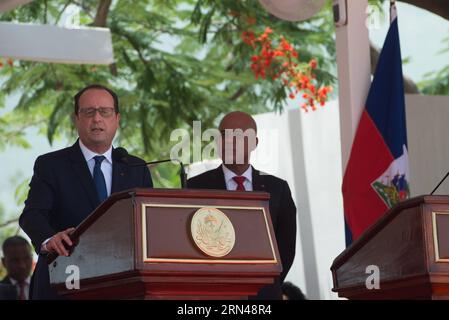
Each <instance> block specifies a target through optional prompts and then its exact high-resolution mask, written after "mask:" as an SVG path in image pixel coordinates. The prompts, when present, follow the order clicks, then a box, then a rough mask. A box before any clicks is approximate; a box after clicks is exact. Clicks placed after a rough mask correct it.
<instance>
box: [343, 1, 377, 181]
mask: <svg viewBox="0 0 449 320" xmlns="http://www.w3.org/2000/svg"><path fill="white" fill-rule="evenodd" d="M346 3H347V4H348V5H347V18H348V19H347V21H348V22H347V24H346V25H344V26H341V27H336V46H337V68H338V83H339V105H340V126H341V128H340V132H341V133H340V134H341V156H342V168H343V172H344V170H345V168H346V164H347V162H348V159H349V154H350V152H351V146H352V141H353V139H354V135H355V132H356V130H357V126H358V123H359V119H360V115H361V114H362V111H363V109H364V107H365V101H366V97H367V95H368V90H369V87H370V84H371V66H370V49H369V32H368V28H367V26H366V21H367V8H368V0H357V1H354V0H351V1H349V0H347V1H346Z"/></svg>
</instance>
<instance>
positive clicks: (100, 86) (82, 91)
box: [73, 84, 119, 115]
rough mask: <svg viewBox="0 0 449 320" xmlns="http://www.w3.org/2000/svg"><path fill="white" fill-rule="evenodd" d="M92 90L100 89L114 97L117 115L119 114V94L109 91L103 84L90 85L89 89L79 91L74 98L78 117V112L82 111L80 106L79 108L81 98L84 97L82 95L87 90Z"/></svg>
mask: <svg viewBox="0 0 449 320" xmlns="http://www.w3.org/2000/svg"><path fill="white" fill-rule="evenodd" d="M91 89H100V90H104V91H107V92H108V93H109V94H110V95H111V96H112V99H114V109H115V113H119V109H118V97H117V94H116V93H115V92H114V91H112V90H111V89H109V88H107V87H105V86H103V85H101V84H90V85H88V86H87V87H84V88H83V89H81V90H80V91H78V93H77V94H75V96H74V97H73V99H74V100H75V114H76V115H78V110H79V109H80V106H79V101H80V97H81V96H82V94H83V93H84V92H86V91H87V90H91Z"/></svg>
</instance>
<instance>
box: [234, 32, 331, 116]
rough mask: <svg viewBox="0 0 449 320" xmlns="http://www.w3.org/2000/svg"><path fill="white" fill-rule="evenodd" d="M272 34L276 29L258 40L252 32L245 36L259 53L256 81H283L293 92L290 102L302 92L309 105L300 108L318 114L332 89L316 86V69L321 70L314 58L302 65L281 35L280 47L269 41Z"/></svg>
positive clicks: (254, 60) (253, 61) (254, 63)
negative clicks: (269, 79) (316, 111)
mask: <svg viewBox="0 0 449 320" xmlns="http://www.w3.org/2000/svg"><path fill="white" fill-rule="evenodd" d="M272 34H273V30H272V29H270V28H268V27H267V28H266V29H265V32H264V33H263V34H262V35H260V36H258V37H256V35H255V34H254V32H253V31H244V32H243V33H242V40H243V42H245V43H246V44H248V45H249V46H251V47H252V48H253V49H254V50H256V51H258V52H257V54H255V55H253V56H252V57H251V70H252V71H253V73H254V76H255V77H256V79H259V77H260V78H262V79H267V78H271V80H273V81H281V83H282V84H283V85H284V86H285V87H286V88H288V90H289V91H290V94H289V97H290V98H291V99H295V98H296V97H297V95H298V94H299V93H300V92H302V93H303V94H302V98H303V99H304V100H305V101H306V102H305V103H303V104H302V105H301V108H302V109H303V110H304V111H306V112H308V111H309V109H311V110H312V111H315V110H316V109H317V107H316V106H317V105H318V104H319V105H321V106H324V105H325V103H326V100H327V97H328V94H329V93H330V92H332V87H330V86H322V87H320V88H317V87H316V80H315V79H316V76H315V74H314V73H313V70H315V69H316V68H317V67H318V62H317V60H316V59H312V60H311V61H310V62H309V63H308V64H306V65H305V64H301V63H299V56H298V52H297V51H296V50H295V49H294V48H293V46H292V45H291V44H290V43H289V42H288V41H287V40H286V39H285V38H284V37H282V36H281V37H280V40H279V41H278V45H277V46H276V45H274V44H273V41H272V39H271V38H270V37H271V35H272Z"/></svg>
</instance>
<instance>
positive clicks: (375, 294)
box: [331, 196, 449, 299]
mask: <svg viewBox="0 0 449 320" xmlns="http://www.w3.org/2000/svg"><path fill="white" fill-rule="evenodd" d="M368 266H377V267H378V268H379V269H378V270H379V280H380V282H379V287H380V288H379V289H368V288H367V286H366V281H367V279H368V277H369V276H370V275H371V274H373V273H372V271H370V270H369V269H368V273H367V267H368ZM331 270H332V275H333V280H334V288H333V291H335V292H338V295H339V296H340V297H346V298H349V299H449V196H421V197H417V198H413V199H410V200H407V201H404V202H402V203H400V204H398V205H397V206H395V207H394V208H392V209H391V210H389V211H388V212H387V213H386V214H385V215H384V216H383V217H382V218H381V219H380V220H379V221H378V222H376V223H375V224H374V225H373V226H372V227H370V228H369V229H368V230H367V231H366V232H365V233H364V234H363V235H362V236H361V237H360V238H359V239H357V241H355V242H354V243H353V244H352V245H351V246H350V247H348V248H347V249H346V250H345V251H343V253H341V254H340V255H339V256H338V257H337V258H336V259H335V260H334V263H333V264H332V267H331ZM368 282H371V279H368Z"/></svg>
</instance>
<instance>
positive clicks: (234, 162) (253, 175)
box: [187, 111, 296, 300]
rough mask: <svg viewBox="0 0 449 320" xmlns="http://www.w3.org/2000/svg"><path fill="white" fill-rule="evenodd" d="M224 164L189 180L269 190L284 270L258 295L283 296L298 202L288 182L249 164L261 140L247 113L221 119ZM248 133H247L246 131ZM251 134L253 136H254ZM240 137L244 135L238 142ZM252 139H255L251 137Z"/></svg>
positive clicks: (195, 184)
mask: <svg viewBox="0 0 449 320" xmlns="http://www.w3.org/2000/svg"><path fill="white" fill-rule="evenodd" d="M219 130H220V132H221V135H222V138H223V139H222V141H223V143H222V144H221V145H222V148H221V154H220V155H221V158H222V160H223V164H222V165H220V166H219V167H217V168H216V169H213V170H210V171H207V172H205V173H203V174H200V175H198V176H196V177H193V178H191V179H189V180H188V181H187V186H188V187H189V188H193V189H221V190H240V191H265V192H268V193H269V194H270V203H269V207H270V214H271V220H272V222H273V228H274V232H275V235H276V240H277V243H278V248H279V253H280V255H281V261H282V269H283V270H282V273H281V275H280V277H279V278H278V279H276V281H275V283H274V284H272V285H268V286H265V287H264V288H262V290H261V291H260V292H259V295H258V296H257V297H254V298H255V299H261V300H265V299H282V289H281V285H282V283H283V281H284V279H285V277H286V275H287V273H288V271H289V270H290V267H291V265H292V263H293V259H294V257H295V246H296V206H295V204H294V202H293V199H292V196H291V192H290V188H289V186H288V183H287V182H286V181H284V180H282V179H279V178H277V177H275V176H272V175H268V174H264V173H262V172H260V171H258V170H256V169H255V168H254V167H253V166H251V165H250V164H249V161H250V155H251V151H253V150H254V149H255V148H256V146H257V143H258V138H257V125H256V122H255V121H254V119H253V118H252V117H251V116H250V115H249V114H247V113H244V112H240V111H235V112H231V113H229V114H227V115H226V116H225V117H224V118H223V119H222V120H221V122H220V125H219ZM245 132H246V133H248V136H246V137H245V136H244V133H245ZM251 135H252V137H251ZM238 139H241V141H240V145H241V146H243V147H242V148H241V149H239V148H237V147H238V146H239V142H237V140H238ZM251 140H252V141H251Z"/></svg>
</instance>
